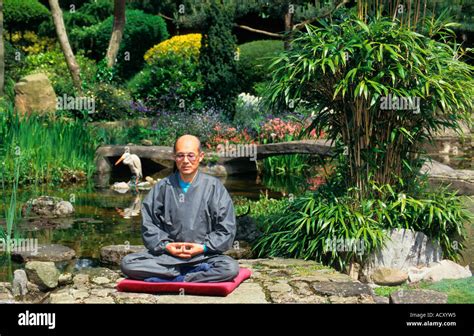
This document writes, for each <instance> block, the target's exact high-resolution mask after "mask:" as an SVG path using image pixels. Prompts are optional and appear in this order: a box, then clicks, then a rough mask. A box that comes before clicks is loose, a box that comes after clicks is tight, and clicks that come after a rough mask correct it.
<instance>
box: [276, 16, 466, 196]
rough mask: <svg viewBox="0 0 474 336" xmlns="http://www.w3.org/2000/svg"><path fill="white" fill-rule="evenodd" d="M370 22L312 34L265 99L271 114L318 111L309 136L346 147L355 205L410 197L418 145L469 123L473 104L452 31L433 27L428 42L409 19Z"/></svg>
mask: <svg viewBox="0 0 474 336" xmlns="http://www.w3.org/2000/svg"><path fill="white" fill-rule="evenodd" d="M364 8H365V7H364ZM364 11H365V9H364ZM365 13H366V12H363V14H362V15H360V14H361V13H360V12H359V15H360V16H359V17H356V16H355V15H353V14H351V13H349V14H346V15H345V16H343V17H342V18H341V19H340V20H338V22H333V23H329V22H321V24H320V25H319V26H318V27H316V26H311V25H308V26H307V32H306V33H303V34H302V35H301V36H299V37H298V38H297V39H295V40H294V42H293V44H294V45H293V48H292V50H289V51H287V52H286V53H285V54H284V55H282V56H281V57H279V58H278V59H277V61H275V63H274V67H273V69H272V71H273V73H274V77H273V81H272V83H271V84H270V85H269V88H268V92H267V97H269V98H268V101H269V102H270V106H271V107H276V108H278V106H287V105H288V103H289V102H291V101H293V102H295V103H300V104H304V105H307V107H308V108H311V109H313V110H314V111H315V120H314V122H313V125H312V127H313V128H316V131H317V132H318V131H320V130H322V129H323V128H326V130H327V134H328V137H329V138H330V139H332V140H334V141H341V142H342V147H341V151H342V152H343V154H344V155H346V163H347V164H346V166H347V174H346V175H345V176H344V177H345V178H346V186H347V188H348V189H349V190H350V192H352V193H353V196H354V199H356V200H359V201H360V200H361V199H364V198H365V199H371V198H376V197H377V196H378V195H379V194H378V191H377V189H376V188H375V189H374V187H373V185H376V186H382V185H390V186H393V188H394V189H395V190H406V188H407V187H409V186H410V183H411V182H413V181H414V177H415V176H416V175H417V174H418V171H419V168H420V166H421V163H422V160H421V159H420V156H419V154H420V148H421V144H422V143H423V142H426V141H430V140H431V139H432V136H433V134H434V133H435V132H436V131H437V130H440V129H441V128H444V127H446V128H452V129H455V130H456V129H459V127H460V123H461V122H462V121H466V122H468V123H469V122H470V121H469V119H470V113H471V112H470V110H471V109H472V107H473V102H472V97H473V95H474V92H473V91H474V89H473V88H474V80H473V74H474V67H472V66H470V65H468V64H466V63H465V62H463V61H462V57H463V55H464V53H465V51H463V50H462V49H461V48H460V47H459V44H456V43H454V42H453V33H452V31H450V30H449V24H447V25H446V24H443V23H442V22H438V23H437V24H436V26H434V24H433V22H432V21H431V20H428V22H429V23H430V26H429V29H425V28H423V27H421V26H420V29H419V30H420V32H424V35H422V34H420V33H418V32H415V31H414V28H413V25H412V26H411V28H410V25H409V24H408V22H409V20H407V18H406V16H405V18H404V21H399V20H397V19H393V18H392V17H390V18H389V17H382V16H375V17H367V16H366V15H364V14H365ZM412 14H413V13H412ZM333 20H334V19H333ZM364 21H366V22H364ZM402 22H403V24H402ZM411 22H412V23H413V21H411Z"/></svg>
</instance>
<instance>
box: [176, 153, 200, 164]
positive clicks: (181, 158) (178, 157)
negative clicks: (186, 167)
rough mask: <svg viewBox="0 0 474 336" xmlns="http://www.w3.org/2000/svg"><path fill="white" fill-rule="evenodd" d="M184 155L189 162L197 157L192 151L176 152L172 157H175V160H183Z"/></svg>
mask: <svg viewBox="0 0 474 336" xmlns="http://www.w3.org/2000/svg"><path fill="white" fill-rule="evenodd" d="M186 156H187V157H188V160H189V162H194V161H196V159H197V156H196V154H194V153H188V154H184V153H179V154H176V155H175V156H174V157H175V158H176V161H183V160H184V158H185V157H186Z"/></svg>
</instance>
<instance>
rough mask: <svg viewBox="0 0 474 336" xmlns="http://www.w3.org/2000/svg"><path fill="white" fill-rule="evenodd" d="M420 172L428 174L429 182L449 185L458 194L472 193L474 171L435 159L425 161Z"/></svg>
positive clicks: (473, 190)
mask: <svg viewBox="0 0 474 336" xmlns="http://www.w3.org/2000/svg"><path fill="white" fill-rule="evenodd" d="M420 173H422V174H424V173H426V174H428V175H429V180H430V182H431V184H433V185H435V186H437V185H450V186H449V188H450V189H451V190H457V191H458V194H459V195H474V171H472V170H469V169H453V168H451V167H449V166H447V165H445V164H442V163H439V162H437V161H435V160H432V161H431V162H425V163H424V165H423V166H422V168H421V169H420Z"/></svg>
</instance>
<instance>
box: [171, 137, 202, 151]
mask: <svg viewBox="0 0 474 336" xmlns="http://www.w3.org/2000/svg"><path fill="white" fill-rule="evenodd" d="M182 150H184V151H186V152H188V151H189V150H191V151H193V152H195V153H201V141H200V140H199V138H198V137H196V136H194V135H190V134H185V135H182V136H180V137H179V138H178V139H176V142H175V143H174V147H173V151H174V153H177V152H180V151H182Z"/></svg>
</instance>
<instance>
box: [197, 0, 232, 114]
mask: <svg viewBox="0 0 474 336" xmlns="http://www.w3.org/2000/svg"><path fill="white" fill-rule="evenodd" d="M232 26H233V24H232V13H231V12H230V10H229V8H226V7H224V5H223V4H222V3H221V2H220V1H219V0H213V1H212V2H211V4H210V5H209V6H208V8H207V10H206V21H205V22H204V24H203V29H202V41H201V50H200V55H199V70H200V72H201V74H202V77H203V79H204V81H205V83H204V90H203V93H204V96H205V97H207V98H208V103H210V105H213V106H217V107H220V108H223V109H225V110H226V112H227V115H228V117H230V118H233V117H234V113H235V100H236V98H237V94H238V92H237V90H238V85H237V75H236V74H237V63H236V59H235V58H236V52H237V45H236V43H237V40H236V38H235V36H234V35H233V34H232Z"/></svg>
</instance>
